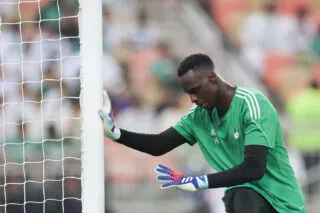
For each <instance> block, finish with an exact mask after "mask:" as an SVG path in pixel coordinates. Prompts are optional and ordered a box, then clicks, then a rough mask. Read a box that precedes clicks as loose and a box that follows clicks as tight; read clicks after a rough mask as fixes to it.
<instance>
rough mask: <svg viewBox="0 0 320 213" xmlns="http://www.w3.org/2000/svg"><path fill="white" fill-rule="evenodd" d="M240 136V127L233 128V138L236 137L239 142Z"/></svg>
mask: <svg viewBox="0 0 320 213" xmlns="http://www.w3.org/2000/svg"><path fill="white" fill-rule="evenodd" d="M239 136H240V133H239V131H238V127H234V128H233V137H234V139H236V140H238V139H239Z"/></svg>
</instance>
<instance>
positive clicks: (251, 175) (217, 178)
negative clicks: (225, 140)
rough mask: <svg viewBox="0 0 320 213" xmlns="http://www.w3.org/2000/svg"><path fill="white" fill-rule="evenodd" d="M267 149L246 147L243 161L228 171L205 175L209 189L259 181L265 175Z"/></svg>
mask: <svg viewBox="0 0 320 213" xmlns="http://www.w3.org/2000/svg"><path fill="white" fill-rule="evenodd" d="M267 154H268V148H266V147H263V146H247V147H246V149H245V160H244V162H243V163H241V164H240V165H238V166H236V167H233V168H231V169H229V170H226V171H223V172H218V173H214V174H209V175H207V178H208V185H209V188H218V187H230V186H235V185H240V184H243V183H247V182H251V181H256V180H260V179H261V178H262V177H263V176H264V173H265V170H266V164H267V162H266V161H267Z"/></svg>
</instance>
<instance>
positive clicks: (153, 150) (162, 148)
mask: <svg viewBox="0 0 320 213" xmlns="http://www.w3.org/2000/svg"><path fill="white" fill-rule="evenodd" d="M120 131H121V136H120V138H119V140H117V142H118V143H121V144H123V145H126V146H128V147H130V148H132V149H135V150H138V151H141V152H145V153H147V154H150V155H153V156H160V155H163V154H165V153H167V152H169V151H171V150H172V149H174V148H175V147H177V146H179V145H181V144H183V143H185V142H186V139H185V138H184V137H183V136H182V135H180V134H179V133H178V132H177V131H176V130H174V129H173V128H169V129H167V130H165V131H163V132H162V133H160V134H142V133H134V132H129V131H126V130H124V129H121V130H120Z"/></svg>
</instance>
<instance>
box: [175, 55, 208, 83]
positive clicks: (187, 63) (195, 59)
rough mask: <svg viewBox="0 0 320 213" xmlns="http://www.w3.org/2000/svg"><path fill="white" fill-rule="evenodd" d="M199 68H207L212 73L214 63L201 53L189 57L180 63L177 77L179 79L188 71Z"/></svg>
mask: <svg viewBox="0 0 320 213" xmlns="http://www.w3.org/2000/svg"><path fill="white" fill-rule="evenodd" d="M199 68H209V69H212V71H214V63H213V61H212V60H211V58H210V57H209V56H207V55H205V54H202V53H197V54H192V55H189V56H188V57H186V58H185V59H184V60H183V61H182V62H181V63H180V65H179V68H178V76H179V77H181V76H183V75H184V74H185V73H187V72H188V71H190V70H194V69H199Z"/></svg>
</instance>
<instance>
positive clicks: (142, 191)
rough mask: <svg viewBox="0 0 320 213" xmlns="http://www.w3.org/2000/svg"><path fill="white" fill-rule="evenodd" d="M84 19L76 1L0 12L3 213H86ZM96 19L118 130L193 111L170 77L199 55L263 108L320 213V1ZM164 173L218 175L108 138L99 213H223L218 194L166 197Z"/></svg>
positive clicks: (3, 4) (185, 5)
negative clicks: (258, 98)
mask: <svg viewBox="0 0 320 213" xmlns="http://www.w3.org/2000/svg"><path fill="white" fill-rule="evenodd" d="M78 12H79V4H78V2H77V1H76V0H65V1H56V0H41V1H24V0H10V1H6V0H0V17H1V25H0V45H1V53H0V60H1V66H0V87H1V92H0V104H1V105H0V106H1V108H0V111H1V113H0V125H1V126H0V150H1V151H0V213H3V212H6V213H20V212H32V213H37V212H45V213H59V212H68V213H78V212H79V213H80V212H81V126H80V119H81V109H80V105H79V94H80V53H79V50H80V42H79V40H80V37H79V29H78ZM102 12H103V49H104V58H103V85H104V88H105V89H107V90H108V92H109V95H110V97H111V100H112V105H113V113H114V116H115V119H116V122H117V124H118V125H119V126H120V127H121V128H124V129H127V130H131V131H136V132H144V133H158V132H161V131H163V130H165V129H166V128H168V127H170V126H171V125H173V124H175V122H177V121H178V120H179V118H180V117H181V116H182V115H183V114H185V113H186V112H188V110H189V108H190V107H191V103H190V100H189V97H188V96H186V95H185V94H183V91H182V90H181V88H180V85H179V83H178V81H177V77H176V69H177V66H178V65H179V62H180V61H181V60H183V58H184V57H186V56H187V55H189V54H192V53H197V52H202V53H206V54H208V55H210V56H211V57H212V59H213V60H214V62H215V64H216V67H217V72H218V73H219V74H220V75H221V76H222V77H223V78H224V79H225V80H226V81H228V82H229V83H231V84H233V85H237V84H239V85H242V86H247V87H254V88H256V89H259V90H260V91H262V92H263V93H264V94H265V95H266V96H267V97H269V98H270V100H271V101H272V103H273V104H274V106H275V107H276V109H277V110H278V112H279V116H280V119H281V123H282V126H283V131H284V134H285V140H286V145H287V148H288V152H289V157H290V161H291V164H292V166H293V168H294V170H295V173H296V176H297V177H298V180H299V182H300V184H301V186H302V187H303V191H304V195H305V199H306V201H307V206H308V212H310V213H315V212H318V209H319V207H320V206H319V202H317V201H318V199H319V195H320V191H319V181H320V90H319V83H320V1H318V0H162V1H160V0H104V1H103V11H102ZM93 33H94V32H93ZM93 95H101V94H93ZM150 142H152V141H150ZM158 163H162V164H165V165H168V166H170V167H172V168H174V169H176V170H179V171H182V172H184V173H186V174H189V175H200V174H206V173H210V172H214V171H213V170H212V169H211V168H210V167H209V165H208V164H207V162H206V161H205V160H204V158H203V157H202V154H201V152H200V151H199V148H198V147H197V145H196V146H194V147H190V146H188V145H184V146H183V147H179V148H177V149H175V150H173V151H172V152H170V153H168V154H166V155H164V156H161V157H151V156H148V155H146V154H143V153H139V152H137V151H134V150H130V149H128V148H126V147H124V146H122V145H119V144H117V143H114V142H111V141H109V140H107V139H106V140H105V174H106V176H105V182H106V212H108V213H113V212H114V213H118V212H119V213H122V212H139V213H143V212H148V213H149V212H151V211H152V212H154V213H157V212H163V211H166V212H176V213H178V212H179V213H189V212H201V213H206V212H207V213H222V212H224V206H223V202H222V200H221V198H222V196H223V192H224V189H213V190H207V191H202V192H197V193H193V194H188V193H183V192H180V191H177V190H167V191H163V190H160V188H159V184H158V183H157V182H156V178H155V174H154V172H153V170H154V168H155V167H156V165H157V164H158Z"/></svg>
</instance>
